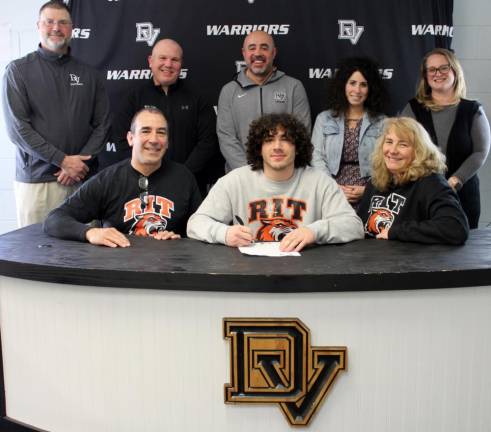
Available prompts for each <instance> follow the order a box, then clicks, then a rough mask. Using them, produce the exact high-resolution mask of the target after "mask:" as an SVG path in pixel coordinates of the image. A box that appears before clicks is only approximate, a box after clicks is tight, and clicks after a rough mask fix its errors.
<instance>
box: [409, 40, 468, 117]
mask: <svg viewBox="0 0 491 432" xmlns="http://www.w3.org/2000/svg"><path fill="white" fill-rule="evenodd" d="M434 54H439V55H442V56H444V57H445V58H446V59H447V62H448V64H449V65H450V67H451V68H452V70H453V72H454V74H455V82H454V86H453V94H454V97H455V103H458V102H459V100H460V99H462V98H465V96H466V94H467V86H466V84H465V79H464V71H463V69H462V66H461V64H460V62H459V60H458V59H457V57H456V56H455V54H454V53H453V52H452V51H449V50H448V49H445V48H435V49H432V50H431V51H430V52H429V53H427V54H426V55H425V56H424V57H423V60H422V61H421V64H420V66H419V81H418V85H417V87H416V100H417V101H418V102H419V103H421V104H423V105H424V106H425V107H426V108H428V109H430V110H432V111H440V110H441V109H442V108H443V107H442V106H440V105H438V104H436V103H435V102H434V101H433V98H432V96H431V87H430V85H429V84H428V80H427V74H426V63H427V61H428V58H429V57H430V56H432V55H434Z"/></svg>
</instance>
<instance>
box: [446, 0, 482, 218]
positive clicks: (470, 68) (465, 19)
mask: <svg viewBox="0 0 491 432" xmlns="http://www.w3.org/2000/svg"><path fill="white" fill-rule="evenodd" d="M454 27H455V28H454V42H453V48H454V49H455V53H456V54H457V56H458V58H459V59H460V60H461V62H462V66H463V68H464V72H465V79H466V82H467V87H468V94H467V97H468V98H469V99H477V100H479V101H480V102H481V103H482V104H483V106H484V109H485V111H486V114H487V117H488V119H490V118H491V86H490V85H489V75H490V73H491V2H490V1H489V0H467V1H465V0H454ZM490 167H491V162H490V158H488V162H487V163H486V164H485V165H484V166H483V167H482V168H481V170H480V172H479V177H480V179H481V205H482V212H481V220H480V226H487V225H489V224H491V172H490Z"/></svg>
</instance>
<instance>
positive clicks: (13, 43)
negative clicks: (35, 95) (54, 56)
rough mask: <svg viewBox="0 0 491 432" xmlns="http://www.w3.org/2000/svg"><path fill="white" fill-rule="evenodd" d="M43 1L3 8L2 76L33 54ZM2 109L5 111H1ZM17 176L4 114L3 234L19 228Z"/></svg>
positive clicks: (0, 134)
mask: <svg viewBox="0 0 491 432" xmlns="http://www.w3.org/2000/svg"><path fill="white" fill-rule="evenodd" d="M41 4H42V2H41V1H39V0H24V1H22V4H21V3H19V2H15V1H9V2H5V3H4V4H3V5H2V9H3V13H2V15H1V17H0V71H1V72H0V76H2V77H3V71H4V70H5V66H6V65H7V64H8V63H9V62H10V61H11V60H13V59H15V58H18V57H21V56H22V55H24V54H27V53H28V52H30V51H32V50H33V49H34V47H36V44H37V43H38V35H37V31H36V19H37V13H38V10H39V7H40V5H41ZM0 110H1V108H0ZM14 176H15V148H14V145H13V144H12V143H11V142H10V140H9V139H8V137H7V133H6V131H5V123H4V119H3V112H2V113H1V115H0V202H1V203H2V204H1V208H2V212H0V233H4V232H7V231H11V230H13V229H15V228H16V222H15V200H14V193H13V184H12V182H13V179H14Z"/></svg>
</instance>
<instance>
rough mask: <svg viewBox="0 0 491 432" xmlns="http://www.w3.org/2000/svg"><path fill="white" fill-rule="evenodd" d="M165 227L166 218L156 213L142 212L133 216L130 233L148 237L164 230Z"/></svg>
mask: <svg viewBox="0 0 491 432" xmlns="http://www.w3.org/2000/svg"><path fill="white" fill-rule="evenodd" d="M166 228H167V219H165V218H163V217H161V216H160V215H158V214H156V213H143V214H141V215H136V216H135V222H134V223H133V225H132V226H131V229H130V234H133V235H136V236H140V237H148V236H153V235H155V234H157V233H158V232H160V231H165V229H166Z"/></svg>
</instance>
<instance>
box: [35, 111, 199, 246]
mask: <svg viewBox="0 0 491 432" xmlns="http://www.w3.org/2000/svg"><path fill="white" fill-rule="evenodd" d="M127 139H128V144H129V146H130V147H131V149H132V155H131V160H124V161H121V162H119V163H117V164H115V165H113V166H111V167H109V168H107V169H105V170H103V171H101V172H100V173H99V174H97V175H96V176H95V177H93V178H92V179H90V180H89V181H87V182H86V183H85V184H84V185H83V186H82V187H81V188H80V189H79V190H78V191H76V192H75V193H74V194H73V195H72V196H70V197H69V198H68V199H67V200H66V201H65V202H64V203H63V204H62V205H61V206H60V207H58V208H56V209H55V210H53V211H52V212H51V213H50V214H49V215H48V217H47V219H46V221H45V223H44V230H45V232H46V233H48V234H49V235H52V236H54V237H59V238H63V239H67V240H80V241H88V242H90V243H92V244H96V245H104V246H109V247H118V246H120V247H127V246H129V245H130V242H129V240H128V239H127V238H126V236H125V235H124V234H130V235H131V234H132V235H138V236H145V237H146V236H151V237H153V238H155V239H157V240H167V239H176V238H179V237H180V235H181V234H184V233H185V232H186V223H187V220H188V218H189V216H190V215H191V214H193V213H194V212H195V211H196V209H197V208H198V206H199V204H200V202H201V196H200V193H199V190H198V186H197V184H196V180H195V179H194V177H193V175H192V174H191V173H190V172H189V170H188V169H187V168H186V167H184V166H183V165H181V164H179V163H177V162H173V161H164V160H163V157H164V155H165V153H166V151H167V121H166V119H165V117H164V115H163V114H162V112H161V111H160V110H158V109H157V108H155V107H146V108H144V109H143V110H140V111H139V112H138V113H136V114H135V116H134V118H133V120H132V122H131V128H130V131H129V132H128V133H127ZM93 220H100V221H102V224H103V228H92V227H90V226H87V225H86V224H87V223H89V222H91V221H93Z"/></svg>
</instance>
